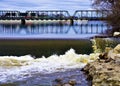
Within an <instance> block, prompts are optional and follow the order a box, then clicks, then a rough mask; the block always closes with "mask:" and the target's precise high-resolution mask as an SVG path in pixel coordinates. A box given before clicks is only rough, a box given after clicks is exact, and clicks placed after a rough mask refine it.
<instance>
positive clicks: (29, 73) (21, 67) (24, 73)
mask: <svg viewBox="0 0 120 86" xmlns="http://www.w3.org/2000/svg"><path fill="white" fill-rule="evenodd" d="M98 55H99V54H90V55H82V54H76V53H75V51H74V50H73V49H70V50H69V51H67V52H66V53H65V54H64V55H59V56H58V55H52V56H49V57H47V58H45V57H44V56H43V57H42V58H38V59H34V58H33V57H31V56H29V55H27V56H21V57H15V56H1V57H0V77H1V78H0V84H5V83H8V84H11V83H13V84H14V83H15V84H17V85H16V86H21V83H23V82H24V81H26V80H28V82H29V84H27V83H26V84H27V85H28V86H35V85H34V84H35V82H39V83H37V85H39V84H44V83H46V84H48V85H50V82H51V83H52V80H54V79H55V78H56V77H58V74H59V75H61V76H59V77H58V78H64V77H65V76H66V77H71V78H72V76H75V77H74V78H76V77H77V75H75V74H74V73H75V72H80V70H72V71H70V70H71V69H77V68H83V67H84V66H85V65H86V64H87V63H88V62H92V61H94V60H95V59H97V57H98ZM68 70H69V72H67V73H66V74H67V75H64V76H63V73H62V74H61V72H65V71H68ZM70 72H73V75H71V74H69V73H70ZM51 73H55V75H54V76H53V77H52V76H51V75H48V76H46V75H45V74H51ZM77 74H79V75H82V73H77ZM38 76H39V77H38ZM45 77H46V78H47V79H45V80H43V81H44V82H43V81H42V80H41V79H42V78H45ZM29 78H31V79H32V80H33V78H35V80H36V81H35V82H33V83H31V84H30V80H29ZM37 79H38V80H37ZM65 79H67V78H65ZM76 79H78V78H76ZM85 79H86V78H85V77H83V79H82V80H83V81H84V80H85ZM50 80H51V81H50ZM82 80H81V81H82ZM19 82H21V83H19ZM77 82H78V81H77ZM24 84H25V83H24ZM24 84H23V85H24ZM87 84H88V83H87ZM23 85H22V86H23ZM8 86H9V85H8ZM25 86H26V85H25ZM43 86H45V85H43Z"/></svg>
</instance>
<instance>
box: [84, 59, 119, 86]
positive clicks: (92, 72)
mask: <svg viewBox="0 0 120 86" xmlns="http://www.w3.org/2000/svg"><path fill="white" fill-rule="evenodd" d="M84 71H85V72H86V71H87V73H88V75H89V76H91V77H92V86H120V64H116V63H115V62H114V60H112V61H110V62H108V63H106V62H105V61H103V62H100V61H99V60H96V61H94V62H91V63H89V64H87V65H86V66H85V67H84Z"/></svg>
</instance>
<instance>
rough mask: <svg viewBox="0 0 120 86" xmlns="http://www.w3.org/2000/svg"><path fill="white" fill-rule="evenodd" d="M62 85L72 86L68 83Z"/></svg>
mask: <svg viewBox="0 0 120 86" xmlns="http://www.w3.org/2000/svg"><path fill="white" fill-rule="evenodd" d="M63 86H72V85H70V84H64V85H63Z"/></svg>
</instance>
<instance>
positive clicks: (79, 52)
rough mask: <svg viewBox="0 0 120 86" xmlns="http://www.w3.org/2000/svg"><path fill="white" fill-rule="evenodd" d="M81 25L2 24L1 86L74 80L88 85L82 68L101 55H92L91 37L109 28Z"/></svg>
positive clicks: (34, 85) (51, 85)
mask: <svg viewBox="0 0 120 86" xmlns="http://www.w3.org/2000/svg"><path fill="white" fill-rule="evenodd" d="M78 22H81V21H76V22H75V24H74V25H73V26H71V25H69V23H66V24H58V23H55V24H53V23H50V24H49V23H44V24H43V23H41V24H38V23H36V22H32V23H31V22H28V23H27V24H26V25H21V24H19V23H14V24H13V22H12V23H6V22H5V23H1V24H0V77H1V78H0V85H1V86H2V85H3V86H38V85H40V86H54V85H55V84H57V82H56V81H55V79H56V78H62V82H63V83H67V82H68V81H69V80H71V79H74V80H76V81H77V84H76V86H89V85H90V82H88V81H87V77H86V76H85V75H84V73H83V72H81V68H83V67H84V66H85V65H86V64H87V63H88V62H92V61H94V60H95V59H97V58H96V57H98V55H99V54H94V53H93V54H92V52H93V51H92V47H91V46H92V44H91V42H90V38H91V37H93V36H96V35H105V34H106V32H107V30H109V29H108V28H107V26H106V25H105V23H103V22H100V21H96V22H91V21H87V23H84V24H77V23H78ZM75 51H76V53H75Z"/></svg>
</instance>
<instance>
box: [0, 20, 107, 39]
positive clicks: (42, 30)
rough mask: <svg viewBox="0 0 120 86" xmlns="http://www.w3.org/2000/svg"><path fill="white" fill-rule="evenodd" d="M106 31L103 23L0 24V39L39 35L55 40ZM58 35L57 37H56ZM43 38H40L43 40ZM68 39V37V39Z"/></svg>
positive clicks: (105, 25)
mask: <svg viewBox="0 0 120 86" xmlns="http://www.w3.org/2000/svg"><path fill="white" fill-rule="evenodd" d="M106 30H108V27H107V24H105V23H103V22H97V23H96V22H90V21H89V22H88V23H87V24H75V25H73V26H70V25H66V24H65V25H59V24H27V25H20V24H0V35H1V36H0V37H8V36H9V37H11V36H14V37H20V36H22V37H26V36H29V37H30V38H31V36H33V35H34V37H38V38H39V37H41V35H44V36H46V35H49V37H51V38H54V37H55V36H56V38H57V37H58V38H59V36H60V35H62V37H66V36H67V37H68V35H69V36H73V35H74V38H79V37H80V36H81V35H82V36H83V37H84V35H86V34H87V35H88V37H89V34H91V36H94V35H99V34H105V33H106ZM58 34H59V35H58ZM53 35H54V36H53ZM78 35H79V37H78ZM44 36H42V37H43V38H44ZM68 38H69V37H68Z"/></svg>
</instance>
